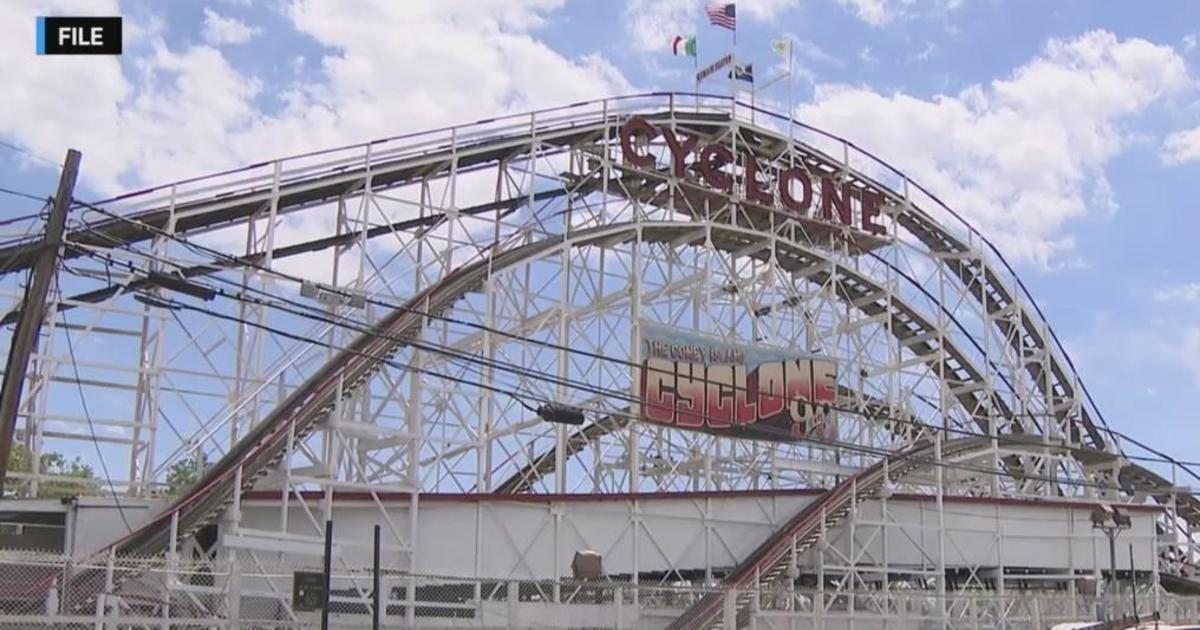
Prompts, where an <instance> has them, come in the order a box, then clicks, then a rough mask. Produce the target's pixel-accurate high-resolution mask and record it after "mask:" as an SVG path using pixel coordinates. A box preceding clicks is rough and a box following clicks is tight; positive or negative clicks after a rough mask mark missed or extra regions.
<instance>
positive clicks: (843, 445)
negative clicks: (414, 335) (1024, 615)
mask: <svg viewBox="0 0 1200 630" xmlns="http://www.w3.org/2000/svg"><path fill="white" fill-rule="evenodd" d="M156 299H161V298H156ZM162 301H163V303H165V304H168V305H169V306H170V307H172V308H182V309H185V310H191V311H196V312H199V313H203V314H205V315H209V316H213V317H218V318H221V319H226V320H229V321H235V322H238V323H241V324H244V325H247V326H251V327H254V328H259V329H261V330H264V331H267V332H271V333H273V334H278V335H281V336H284V337H287V338H291V339H294V340H298V341H303V342H307V343H312V344H315V345H318V346H322V347H326V348H329V349H333V350H337V351H339V352H345V353H349V354H354V355H358V356H362V357H365V358H368V359H373V360H377V361H379V362H381V363H385V364H387V365H390V366H392V367H396V368H400V369H407V370H413V371H416V372H419V373H422V374H426V375H428V376H432V377H435V378H440V379H445V380H449V381H452V382H455V383H458V384H462V385H469V386H472V387H478V388H480V389H486V390H489V391H493V392H496V393H502V394H505V395H507V396H509V397H512V398H514V399H515V400H518V402H520V400H519V397H518V396H517V395H515V394H514V393H512V392H509V391H507V390H503V389H500V388H497V387H494V386H491V385H486V384H483V383H479V382H474V381H468V380H466V379H461V378H458V377H454V376H450V375H447V374H443V373H440V372H436V371H434V370H429V369H425V368H417V367H415V366H411V365H406V364H401V363H398V362H396V361H394V360H392V359H382V358H380V357H378V356H377V355H373V354H369V353H365V352H361V351H358V350H354V349H352V348H349V347H346V346H338V345H336V344H332V343H329V342H324V341H317V340H313V339H310V338H307V337H304V336H302V335H297V334H294V333H289V332H287V331H284V330H280V329H278V328H275V327H272V326H268V325H266V324H262V323H259V322H254V321H251V320H248V319H245V318H240V317H236V316H232V315H226V314H223V313H218V312H216V311H213V310H211V309H206V308H203V307H198V306H193V305H190V304H184V303H181V302H178V301H175V300H169V299H167V300H162ZM376 337H380V338H387V336H384V335H376ZM430 349H431V350H432V351H434V352H438V350H437V349H435V348H430ZM535 378H537V377H536V376H535ZM556 378H557V377H553V376H550V375H542V376H541V380H550V379H556ZM568 385H569V386H572V387H574V388H575V389H583V388H585V387H586V388H587V389H589V390H591V392H592V393H605V394H607V395H609V396H611V397H613V398H617V399H623V400H625V401H626V402H631V403H635V404H636V403H642V404H644V403H645V402H646V401H645V399H644V398H641V397H638V396H633V395H630V394H628V393H626V392H621V391H617V390H611V389H605V388H598V387H596V386H592V385H590V384H586V385H585V386H580V385H578V384H570V383H569V384H568ZM523 406H525V407H526V408H527V409H530V410H533V408H532V407H530V406H528V405H523ZM847 411H849V412H850V413H856V414H858V415H865V414H864V413H863V412H861V411H855V410H847ZM606 413H607V414H608V415H621V416H625V417H627V418H629V419H640V416H638V415H635V414H632V413H630V412H627V411H620V410H617V411H607V412H606ZM698 415H699V416H700V417H701V418H703V419H706V420H707V419H712V417H711V416H709V415H707V414H698ZM662 426H665V427H670V426H672V425H662ZM919 426H920V427H922V428H924V429H928V430H931V431H933V432H938V431H939V427H935V426H931V425H925V424H919ZM758 428H759V429H761V430H764V431H765V432H767V433H777V434H778V435H779V436H780V437H786V438H789V439H791V438H792V437H793V436H792V435H791V434H790V432H787V431H785V430H783V429H778V428H776V427H772V426H770V425H762V426H760V427H758ZM970 435H971V436H972V437H977V438H991V436H987V435H976V434H970ZM718 437H734V438H736V437H739V436H737V435H729V436H718ZM804 441H806V442H812V443H816V444H823V445H826V446H830V447H834V448H838V449H843V450H847V451H851V452H858V453H860V454H866V455H873V456H884V457H886V456H890V455H894V454H896V453H895V452H894V451H891V450H888V449H885V448H879V447H869V446H863V445H860V444H854V443H851V442H845V441H840V440H830V439H825V438H816V437H811V436H808V437H805V438H804ZM1021 444H1023V445H1025V446H1029V445H1030V443H1029V442H1021ZM914 461H918V462H921V463H925V464H929V465H933V466H943V467H947V468H955V469H959V470H965V471H969V472H975V473H980V474H988V475H993V476H997V477H1005V478H1008V477H1014V475H1013V474H1009V473H1004V472H1001V471H997V470H994V469H992V468H985V467H982V466H971V465H968V464H961V463H955V462H945V461H939V460H936V459H930V458H924V459H922V458H914ZM1018 479H1020V480H1031V481H1045V482H1050V483H1060V484H1064V485H1068V486H1075V487H1090V488H1096V489H1103V490H1113V489H1117V486H1114V485H1106V484H1099V483H1090V482H1086V481H1080V480H1074V479H1070V478H1060V477H1049V476H1044V475H1034V474H1028V473H1021V475H1020V476H1019V477H1018Z"/></svg>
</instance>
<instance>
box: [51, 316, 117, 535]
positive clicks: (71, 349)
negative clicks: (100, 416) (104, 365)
mask: <svg viewBox="0 0 1200 630" xmlns="http://www.w3.org/2000/svg"><path fill="white" fill-rule="evenodd" d="M60 315H62V320H63V334H65V335H66V338H67V353H68V354H69V355H70V357H71V370H72V371H73V372H74V374H75V386H76V388H77V389H78V390H79V404H80V405H81V406H82V408H83V417H84V418H86V419H87V425H88V431H89V432H90V433H91V434H92V446H93V447H94V448H95V449H96V457H98V458H99V459H100V470H101V471H102V472H103V473H104V480H105V481H106V482H108V490H109V492H110V493H111V494H112V499H113V502H114V503H115V504H116V506H117V512H118V513H119V514H120V515H121V521H123V522H124V523H125V529H127V530H129V531H130V532H132V531H133V526H132V525H130V524H129V519H128V518H126V517H125V507H124V506H122V505H121V499H120V498H119V497H118V496H117V487H116V485H114V484H113V480H112V475H110V474H109V472H108V464H107V463H106V462H105V461H104V453H103V452H102V451H101V450H100V437H99V436H98V435H96V424H95V423H94V422H93V421H92V413H91V411H89V410H88V404H87V396H86V395H85V394H84V392H83V381H82V380H81V379H80V378H79V362H78V361H77V360H76V359H75V344H74V343H72V342H71V322H69V321H68V320H67V314H66V313H60Z"/></svg>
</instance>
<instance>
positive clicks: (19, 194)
mask: <svg viewBox="0 0 1200 630" xmlns="http://www.w3.org/2000/svg"><path fill="white" fill-rule="evenodd" d="M0 193H4V194H6V195H12V196H14V197H24V198H25V199H31V200H33V201H41V202H44V203H51V202H52V201H53V200H54V198H53V197H39V196H37V195H34V194H32V193H27V192H21V191H19V190H13V189H11V188H4V187H2V186H0Z"/></svg>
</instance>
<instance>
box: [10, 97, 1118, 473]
mask: <svg viewBox="0 0 1200 630" xmlns="http://www.w3.org/2000/svg"><path fill="white" fill-rule="evenodd" d="M639 96H640V95H639ZM647 96H649V95H647ZM662 96H665V97H667V98H668V99H671V98H674V97H675V96H676V95H662ZM630 98H637V97H630ZM738 107H739V108H743V109H746V111H749V110H751V109H756V108H753V107H751V106H747V105H745V104H741V103H739V104H738ZM756 111H758V112H759V113H760V114H761V115H763V116H765V117H767V118H771V119H774V120H775V121H778V122H786V120H787V119H786V118H784V117H780V116H779V115H778V114H775V113H773V112H769V111H765V110H756ZM641 115H643V116H644V117H645V118H648V119H655V120H660V121H666V122H670V123H672V124H675V125H676V126H677V128H678V129H682V130H685V131H688V132H690V133H693V134H695V135H697V136H700V137H704V138H707V139H714V138H717V137H718V136H720V135H721V134H723V133H725V132H727V131H728V130H729V129H730V128H731V124H732V125H733V126H732V128H733V129H735V130H736V132H737V134H738V136H739V147H741V148H742V149H743V150H750V151H752V152H754V153H755V154H757V155H760V156H763V157H767V158H777V157H779V156H780V155H782V154H783V153H784V152H785V151H787V150H788V149H793V150H795V152H796V153H798V154H799V155H800V156H801V159H802V161H804V162H805V163H806V164H807V166H808V167H810V168H813V169H819V170H820V171H822V172H825V173H837V174H839V176H840V177H843V178H845V180H846V181H848V182H849V183H851V184H852V185H854V186H856V187H859V188H866V189H871V190H876V191H878V192H880V193H881V194H883V195H885V196H886V197H887V198H888V199H889V200H890V201H891V202H892V203H894V204H896V205H897V206H898V207H899V208H900V209H901V211H900V212H898V213H896V214H894V215H893V216H894V217H895V219H896V221H897V222H898V223H899V224H900V225H901V226H903V227H904V228H905V230H907V231H908V232H909V233H910V234H912V235H913V236H914V237H916V238H917V239H918V240H919V241H920V242H921V243H922V244H924V245H925V246H926V247H928V248H929V250H930V251H931V252H934V253H935V254H936V255H937V257H938V258H939V259H940V260H941V261H943V264H945V265H947V266H948V267H949V269H950V270H951V272H952V273H953V274H954V275H955V276H957V277H958V278H959V279H960V280H961V281H962V283H963V284H964V286H965V287H967V288H968V291H967V292H966V293H967V294H968V295H970V296H972V297H973V298H974V299H976V300H978V301H980V303H981V304H982V306H983V308H984V309H985V312H986V313H987V314H988V315H989V319H991V320H992V321H993V322H994V323H995V325H996V326H997V327H998V328H999V329H1000V331H1001V333H1002V335H1003V337H1004V338H1005V339H1007V340H1009V343H1010V344H1011V345H1012V348H1013V351H1014V352H1016V353H1017V356H1020V357H1023V358H1024V357H1030V356H1038V355H1039V354H1040V353H1045V356H1046V359H1047V360H1046V361H1045V363H1044V364H1043V362H1041V361H1028V362H1026V364H1025V369H1026V370H1027V371H1028V372H1029V374H1030V376H1031V378H1032V380H1033V382H1034V383H1035V384H1036V385H1035V386H1036V387H1038V388H1039V390H1040V391H1041V393H1042V394H1043V396H1044V397H1045V398H1046V400H1047V401H1048V405H1047V406H1048V408H1049V409H1050V412H1051V413H1052V414H1054V415H1055V416H1056V417H1058V418H1060V419H1062V418H1065V417H1066V415H1067V414H1069V413H1070V412H1071V411H1072V410H1074V409H1075V407H1076V406H1077V405H1079V403H1078V395H1077V391H1076V390H1077V387H1076V383H1075V381H1074V380H1073V378H1072V375H1073V373H1074V372H1073V370H1071V369H1069V367H1068V366H1067V365H1064V364H1063V363H1062V361H1061V360H1060V359H1059V358H1058V356H1057V354H1056V353H1054V352H1052V351H1051V348H1050V346H1049V342H1050V340H1049V339H1047V338H1046V335H1047V332H1048V329H1047V328H1045V327H1044V324H1041V323H1040V320H1041V319H1042V318H1040V317H1035V315H1034V314H1033V313H1031V312H1030V311H1029V310H1028V309H1027V308H1026V305H1025V304H1023V303H1022V302H1021V301H1019V300H1017V299H1016V298H1015V297H1014V295H1013V293H1012V292H1011V291H1009V290H1008V289H1007V288H1006V287H1005V286H1004V284H1003V282H1001V280H1000V278H999V277H998V276H997V274H996V273H995V270H994V269H992V268H989V267H987V266H986V265H985V264H984V262H983V257H982V255H981V254H980V253H978V252H977V251H976V247H974V246H973V245H972V244H971V243H968V242H966V241H964V240H963V239H962V238H960V237H958V236H956V235H955V234H953V233H952V232H951V231H949V230H947V229H945V228H944V227H942V226H941V225H940V224H939V223H938V222H937V221H936V220H935V219H933V218H932V217H931V216H930V215H928V214H927V213H925V212H924V211H922V210H921V209H919V208H917V207H916V206H914V205H912V204H911V203H908V201H907V200H906V199H904V198H903V197H902V196H901V195H900V194H898V193H897V192H896V191H894V190H891V189H890V188H889V187H887V186H884V185H882V184H880V183H879V182H878V181H876V180H874V179H872V178H871V177H869V176H867V175H865V174H863V173H861V172H858V171H855V170H853V169H848V168H846V166H845V165H843V164H841V163H840V161H839V160H837V159H835V158H833V157H831V156H829V155H827V154H825V153H823V152H822V151H820V150H818V149H817V148H815V147H813V146H809V145H807V144H802V143H798V142H794V141H793V140H791V139H789V138H788V137H786V136H784V135H781V134H779V133H776V132H773V131H770V130H767V129H765V128H761V127H755V126H752V125H747V124H745V123H744V122H743V121H735V120H733V119H732V117H731V116H730V115H729V114H728V113H706V112H691V111H687V110H684V109H682V108H677V109H670V110H667V111H661V110H660V111H648V112H646V113H644V114H641ZM620 120H621V116H620V115H612V116H609V117H607V118H605V117H596V118H593V119H591V120H587V119H584V120H572V121H570V122H569V123H559V124H548V125H544V126H540V127H538V128H536V129H532V130H530V131H529V132H528V133H525V134H512V135H507V136H504V137H499V138H482V139H479V140H478V141H472V142H470V143H467V144H465V145H464V146H459V147H452V146H444V147H443V146H435V147H432V148H430V149H428V150H426V151H423V152H421V153H419V154H416V155H405V156H403V157H397V158H395V159H384V160H381V161H379V162H377V163H374V164H369V165H366V164H365V165H363V166H340V167H337V168H332V169H329V170H328V171H326V172H311V173H306V174H305V176H304V177H302V178H295V179H293V180H285V181H282V182H280V183H279V188H278V197H277V200H276V205H277V208H278V212H279V213H280V214H282V213H285V212H290V211H295V210H298V209H302V208H305V207H311V206H313V205H319V204H322V203H329V202H331V201H333V200H336V199H338V198H340V197H341V196H343V195H345V194H348V193H350V192H353V191H355V190H359V189H362V188H366V187H369V188H370V189H372V190H384V189H387V188H389V187H392V186H397V185H400V184H403V183H406V182H410V181H412V180H414V179H415V178H420V177H427V176H429V175H430V174H434V173H437V172H440V171H443V170H448V169H449V168H450V165H451V164H454V165H455V168H456V170H457V172H460V173H462V172H467V171H470V170H471V169H475V168H482V167H484V166H486V165H488V164H491V163H494V162H495V161H497V160H504V159H507V158H509V157H512V156H513V155H516V154H519V153H520V151H521V150H522V147H524V146H526V145H527V144H528V143H529V141H530V140H531V139H532V138H534V137H536V138H537V141H538V142H539V143H543V144H544V145H546V146H549V147H555V148H558V149H562V148H564V147H568V146H571V145H574V144H578V143H585V142H596V141H600V140H603V139H604V138H605V137H610V136H611V135H612V134H613V133H615V130H616V128H617V125H618V124H619V122H620ZM794 124H797V126H799V127H804V128H807V129H809V130H811V131H813V132H815V133H818V134H821V135H823V136H825V137H827V138H829V139H832V140H834V141H837V142H846V141H845V140H843V139H841V138H838V137H836V136H833V135H831V134H828V133H826V132H824V131H821V130H819V129H815V128H812V127H807V126H805V125H802V124H799V123H794ZM847 145H848V146H854V145H853V144H851V143H847ZM855 148H856V149H858V148H857V147H855ZM859 150H860V151H861V149H859ZM863 153H865V154H866V155H868V156H869V155H870V154H869V153H866V152H865V151H864V152H863ZM872 157H873V156H872ZM879 163H880V164H881V165H883V166H885V167H886V168H889V169H890V168H891V167H890V166H889V165H887V164H886V163H884V162H882V161H879ZM254 166H261V165H252V167H247V168H253V167H254ZM614 166H615V167H616V168H617V169H618V170H623V172H624V173H625V174H626V176H627V177H634V178H638V177H641V178H644V180H645V181H652V180H657V181H660V182H661V181H663V180H665V178H666V174H665V172H658V173H653V172H645V171H637V170H636V169H629V168H628V167H620V166H616V165H614ZM892 171H893V172H894V173H896V174H900V172H899V171H896V170H895V169H892ZM914 186H917V187H918V188H919V186H918V185H916V184H915V183H914ZM621 190H622V187H616V188H613V189H610V190H609V192H610V193H615V194H620V191H621ZM143 192H145V191H143ZM139 194H141V193H132V194H130V195H125V196H123V197H119V198H116V199H114V200H112V201H119V200H122V199H127V198H136V197H137V196H138V195H139ZM543 194H544V193H543ZM691 194H692V195H706V194H707V195H712V194H713V193H712V191H706V192H700V191H697V190H693V191H692V193H691ZM273 196H274V191H273V190H272V187H271V186H269V185H266V184H263V185H261V186H258V187H253V188H250V189H248V190H240V191H236V192H233V193H229V194H225V195H219V196H217V197H215V198H211V199H200V200H190V201H187V202H186V203H182V204H180V205H178V206H175V207H171V208H152V209H150V210H145V211H142V212H140V213H138V214H136V215H133V217H132V218H135V219H137V221H138V222H141V223H144V224H147V225H150V226H153V227H154V228H157V229H162V228H164V227H165V226H167V225H168V224H169V222H170V221H172V220H174V221H175V229H176V231H178V232H180V233H184V232H188V231H195V230H199V231H203V230H209V229H215V228H217V227H220V226H223V225H228V224H232V223H236V222H239V221H245V220H247V219H249V218H251V217H253V216H256V213H259V212H261V211H262V210H263V209H264V208H265V207H266V206H267V205H269V204H270V203H271V199H272V197H273ZM930 197H932V198H934V199H935V200H936V197H933V195H932V194H930ZM527 199H528V197H520V198H516V199H511V200H501V201H497V202H494V203H490V204H484V205H481V206H476V207H473V208H469V209H464V210H462V211H460V213H461V214H472V213H483V212H489V211H495V210H498V209H510V208H512V207H515V206H517V205H520V204H522V203H524V202H525V201H526V200H527ZM726 202H727V198H726ZM742 205H743V206H744V207H747V208H751V209H753V204H746V203H745V202H742ZM694 207H699V206H694ZM759 210H765V208H759ZM946 210H947V211H948V212H949V213H950V214H952V215H953V216H954V217H955V218H956V219H958V220H960V221H961V220H962V219H961V218H960V217H958V215H957V214H955V213H954V212H953V211H952V210H950V209H949V208H946ZM442 216H443V215H441V214H439V213H434V214H432V215H430V216H426V217H421V218H419V219H413V220H409V221H405V222H402V223H403V225H400V224H397V225H394V226H378V229H375V230H373V234H371V235H370V236H380V235H383V234H387V233H390V232H391V231H392V230H394V229H410V228H412V227H416V226H421V225H429V224H432V223H435V222H437V221H439V220H441V218H442ZM172 217H174V219H172ZM964 225H966V224H965V222H964ZM968 229H969V228H968ZM971 234H972V236H973V237H977V239H978V241H979V243H980V244H982V245H983V246H986V247H987V248H989V249H991V250H992V251H993V252H995V253H996V255H997V256H998V257H999V253H998V251H996V250H995V248H994V247H993V246H992V245H991V244H990V243H989V242H988V241H987V240H986V239H983V238H982V236H979V235H978V234H977V233H975V232H973V231H972V232H971ZM152 237H153V234H152V233H151V232H150V231H148V230H146V229H144V228H139V227H138V226H137V224H135V223H131V222H128V221H122V220H118V219H109V220H105V221H102V222H100V223H97V224H92V225H88V226H86V227H85V228H81V229H77V230H73V231H72V232H70V233H69V234H68V236H67V241H68V242H70V243H73V244H74V245H73V246H72V247H69V248H67V250H66V251H65V252H64V256H67V257H70V256H76V255H80V254H81V252H82V251H83V249H82V248H85V247H88V246H93V247H110V246H111V245H112V243H113V242H128V243H134V242H138V241H144V240H148V239H150V238H152ZM354 237H355V235H349V236H339V237H337V238H354ZM327 240H329V239H318V240H317V241H313V242H311V243H302V244H298V245H296V246H294V247H293V248H292V249H294V250H296V251H295V253H302V252H303V251H306V250H307V249H309V248H314V247H326V246H328V243H325V242H324V241H327ZM38 242H39V241H37V240H36V239H30V240H29V241H28V242H22V243H17V244H15V245H12V246H9V247H5V248H3V249H0V259H4V260H9V261H10V263H9V265H8V266H7V267H6V268H7V270H8V271H17V270H20V269H23V268H25V267H27V266H28V264H29V263H30V261H31V260H32V259H33V255H34V253H35V252H36V251H37V247H38ZM284 255H291V252H282V253H281V254H276V255H275V257H276V258H279V257H282V256H284ZM246 258H247V260H248V261H250V262H253V259H254V258H255V257H253V256H250V257H246ZM1000 260H1001V261H1002V260H1003V258H1002V257H1000ZM216 269H219V267H206V268H197V269H194V270H192V271H193V272H194V273H195V274H197V275H200V274H204V273H211V272H212V271H214V270H216ZM114 294H115V293H114V291H112V290H100V291H94V292H91V294H90V295H86V296H76V297H75V298H72V300H71V301H77V300H78V301H99V300H102V299H107V298H108V297H111V296H112V295H114ZM1029 303H1030V305H1033V304H1032V300H1029ZM1033 306H1034V308H1036V305H1033ZM1039 315H1040V314H1039ZM14 318H15V314H14V313H10V314H8V315H6V316H5V317H4V318H3V320H2V321H0V323H7V322H11V321H13V320H14ZM1079 407H1080V408H1079V414H1080V415H1079V424H1080V425H1082V428H1083V429H1084V431H1085V432H1086V435H1087V437H1088V439H1089V440H1090V442H1091V446H1092V447H1093V448H1097V449H1102V448H1103V447H1104V444H1105V440H1104V437H1103V435H1102V434H1101V432H1100V431H1099V430H1098V429H1097V428H1096V427H1095V425H1094V420H1093V418H1092V414H1091V412H1090V410H1089V409H1088V408H1087V406H1086V405H1080V406H1079ZM1022 420H1024V421H1030V422H1033V421H1034V420H1033V419H1022ZM1070 430H1072V431H1073V430H1075V427H1074V426H1072V427H1071V428H1070Z"/></svg>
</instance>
